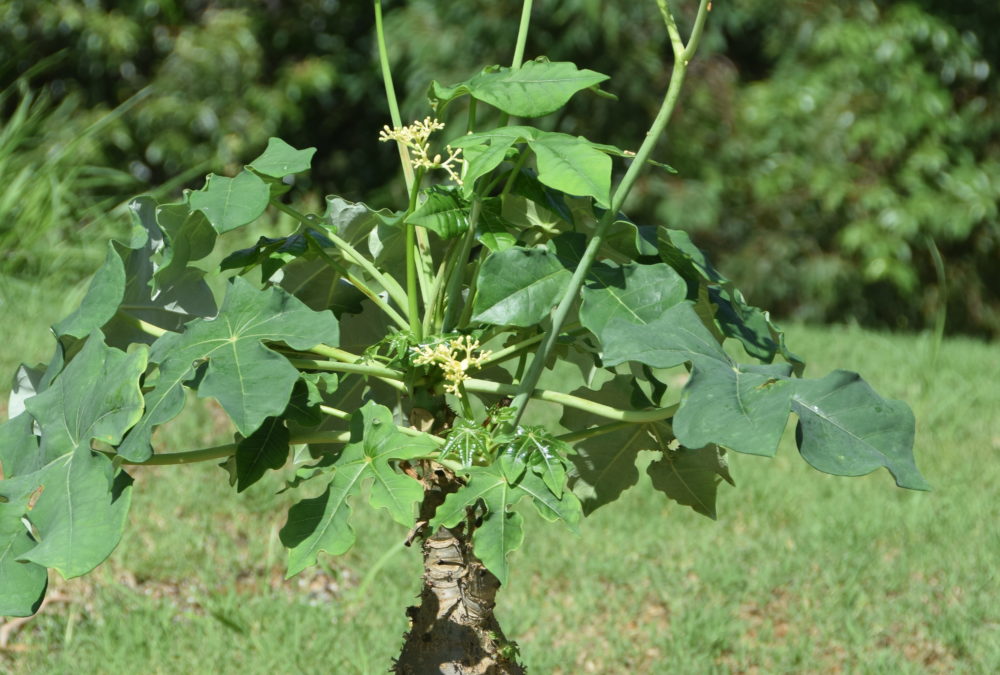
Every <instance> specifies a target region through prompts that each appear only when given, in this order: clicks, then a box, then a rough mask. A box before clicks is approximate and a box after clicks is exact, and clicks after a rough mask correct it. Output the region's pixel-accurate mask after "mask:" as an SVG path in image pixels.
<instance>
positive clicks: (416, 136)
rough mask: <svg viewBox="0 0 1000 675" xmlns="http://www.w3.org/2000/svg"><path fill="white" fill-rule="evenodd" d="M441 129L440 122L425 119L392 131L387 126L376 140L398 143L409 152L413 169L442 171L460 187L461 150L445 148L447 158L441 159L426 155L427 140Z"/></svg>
mask: <svg viewBox="0 0 1000 675" xmlns="http://www.w3.org/2000/svg"><path fill="white" fill-rule="evenodd" d="M441 129H444V124H443V123H442V122H438V121H437V120H436V119H433V120H432V119H431V118H430V117H425V118H424V120H423V121H422V122H421V121H419V120H418V121H416V122H414V123H413V124H411V125H410V126H408V127H396V128H395V129H392V128H390V127H389V125H388V124H387V125H385V127H383V128H382V131H380V132H379V135H378V139H379V140H380V141H382V142H383V143H385V142H387V141H398V142H399V143H402V144H403V145H405V146H406V147H407V148H408V149H409V150H410V152H411V155H410V164H411V165H412V166H413V168H414V169H444V170H445V171H447V172H448V176H449V177H450V178H451V179H452V180H453V181H455V183H456V184H458V185H461V184H462V177H461V176H460V175H459V174H460V173H461V170H462V166H461V165H462V163H463V162H464V160H462V159H461V158H460V157H459V155H460V154H461V153H462V149H461V148H458V149H457V150H453V149H452V147H451V146H450V145H448V146H445V147H446V149H447V151H448V157H447V158H442V157H441V155H439V154H438V155H434V157H433V158H432V157H430V156H428V154H427V153H428V143H427V139H429V138H430V136H431V134H432V133H434V132H435V131H439V130H441Z"/></svg>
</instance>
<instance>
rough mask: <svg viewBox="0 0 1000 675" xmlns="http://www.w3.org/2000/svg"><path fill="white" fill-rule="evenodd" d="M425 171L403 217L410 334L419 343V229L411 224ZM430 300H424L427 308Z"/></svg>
mask: <svg viewBox="0 0 1000 675" xmlns="http://www.w3.org/2000/svg"><path fill="white" fill-rule="evenodd" d="M422 177H423V171H418V172H417V178H416V180H415V181H414V183H413V187H412V188H411V189H410V204H409V206H408V207H407V209H406V215H405V216H404V217H403V220H404V223H405V227H406V297H407V303H408V304H407V307H408V308H409V315H410V332H411V333H413V337H414V338H416V339H417V340H418V341H419V340H422V339H423V326H422V325H421V323H420V305H419V302H420V298H419V293H420V290H419V289H418V287H417V227H416V225H414V224H413V223H411V222H410V214H411V213H413V212H414V211H415V210H416V208H417V193H418V192H419V190H420V179H421V178H422ZM427 300H428V298H424V301H425V307H426V302H427Z"/></svg>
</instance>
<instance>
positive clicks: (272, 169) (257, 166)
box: [247, 137, 316, 178]
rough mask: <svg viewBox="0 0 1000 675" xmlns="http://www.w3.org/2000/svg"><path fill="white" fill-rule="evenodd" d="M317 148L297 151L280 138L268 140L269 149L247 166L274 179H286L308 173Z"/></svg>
mask: <svg viewBox="0 0 1000 675" xmlns="http://www.w3.org/2000/svg"><path fill="white" fill-rule="evenodd" d="M315 154H316V148H306V149H305V150H296V149H295V148H293V147H292V146H290V145H289V144H288V143H286V142H285V141H283V140H281V139H280V138H273V137H272V138H269V139H267V148H266V149H265V150H264V152H263V153H262V154H261V155H260V157H258V158H257V159H255V160H254V161H252V162H250V164H248V165H247V166H249V167H250V168H251V169H253V170H254V171H256V172H257V173H262V174H264V175H265V176H271V177H272V178H284V177H285V176H291V175H292V174H296V173H302V172H303V171H308V170H309V167H310V166H311V165H312V157H313V155H315Z"/></svg>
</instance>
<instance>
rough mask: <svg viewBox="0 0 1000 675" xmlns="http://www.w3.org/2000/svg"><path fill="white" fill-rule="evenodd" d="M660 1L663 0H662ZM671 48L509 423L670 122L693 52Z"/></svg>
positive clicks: (528, 392)
mask: <svg viewBox="0 0 1000 675" xmlns="http://www.w3.org/2000/svg"><path fill="white" fill-rule="evenodd" d="M660 1H661V2H662V1H663V0H660ZM664 4H665V3H664ZM707 7H708V0H702V2H701V5H700V6H699V7H698V18H697V19H696V20H695V30H694V31H693V32H692V35H691V44H690V45H689V47H695V46H697V43H698V38H699V37H700V35H701V30H702V27H703V26H704V23H705V19H704V16H703V15H704V14H705V13H706V12H707ZM668 15H669V12H668ZM671 37H673V36H671ZM673 47H674V67H673V71H672V73H671V76H670V85H669V87H668V88H667V93H666V95H665V96H664V97H663V104H662V105H661V106H660V111H659V113H657V115H656V119H655V120H653V124H652V125H651V126H650V128H649V131H648V132H646V138H645V139H644V140H643V142H642V145H641V146H640V147H639V150H638V152H636V153H635V159H634V160H632V164H631V165H630V166H629V168H628V170H627V171H626V172H625V176H624V177H623V178H622V180H621V182H620V183H619V184H618V187H617V188H616V189H615V193H614V196H612V198H611V208H609V209H608V210H607V211H606V212H605V213H604V215H603V216H602V217H601V219H600V221H599V222H598V224H597V229H596V231H595V232H594V236H593V237H592V238H591V240H590V241H589V242H588V244H587V248H586V250H585V251H584V253H583V256H582V257H581V259H580V262H579V264H578V265H577V267H576V270H575V271H574V272H573V277H572V279H571V280H570V283H569V287H568V288H567V289H566V292H565V293H564V294H563V297H562V299H561V301H560V302H559V305H558V306H557V307H556V309H555V311H554V312H553V314H552V329H551V331H550V332H549V333H548V335H547V336H546V339H545V341H544V342H543V343H542V345H541V347H539V349H538V351H537V352H536V353H535V357H534V359H532V361H531V365H530V366H528V372H527V373H526V374H525V377H524V380H523V381H522V383H521V387H520V390H519V391H518V393H517V396H515V398H514V401H513V403H512V407H513V408H514V411H515V412H514V419H513V421H512V422H511V424H512V426H516V425H517V423H518V421H519V420H520V419H521V416H522V415H523V414H524V406H525V405H526V404H527V402H528V400H529V399H530V398H531V392H532V391H534V389H535V385H537V384H538V379H539V378H540V377H541V375H542V370H544V369H545V361H546V359H547V358H548V355H549V352H550V351H552V348H553V347H554V346H555V343H556V340H558V339H559V331H560V330H561V328H562V325H563V323H565V321H566V317H567V316H568V315H569V312H570V309H571V308H572V306H573V302H574V301H575V300H576V297H577V295H578V294H579V292H580V287H581V286H582V285H583V281H584V279H585V278H586V276H587V272H588V271H589V270H590V266H591V265H592V264H593V262H594V259H595V258H596V257H597V251H598V250H599V249H600V247H601V244H602V243H603V241H604V233H605V232H607V230H608V227H610V225H611V223H613V222H614V221H615V218H617V217H618V212H619V211H620V210H621V207H622V205H623V204H624V203H625V199H626V197H628V194H629V192H631V190H632V186H633V185H635V181H636V179H637V178H638V177H639V172H640V171H642V169H643V167H644V166H645V164H646V160H647V159H649V156H650V155H651V154H652V152H653V148H654V147H655V146H656V143H657V141H658V140H659V138H660V136H661V135H662V134H663V130H664V129H666V126H667V122H669V121H670V115H671V113H673V111H674V107H675V106H676V105H677V97H678V95H679V94H680V90H681V85H683V83H684V74H685V73H686V72H687V65H688V60H689V58H690V56H691V55H692V54H693V49H691V50H689V49H688V48H684V47H683V46H682V45H681V44H680V43H679V40H678V41H673Z"/></svg>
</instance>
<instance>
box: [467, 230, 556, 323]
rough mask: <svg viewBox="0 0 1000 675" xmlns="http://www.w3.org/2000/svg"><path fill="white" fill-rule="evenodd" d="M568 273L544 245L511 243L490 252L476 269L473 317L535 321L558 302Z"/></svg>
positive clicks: (490, 319)
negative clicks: (533, 246)
mask: <svg viewBox="0 0 1000 675" xmlns="http://www.w3.org/2000/svg"><path fill="white" fill-rule="evenodd" d="M571 277H572V272H570V270H568V269H567V268H566V266H565V265H564V264H563V262H562V261H561V260H560V259H559V257H558V256H557V255H556V254H555V253H553V252H551V251H549V250H547V249H541V248H524V247H514V248H509V249H507V250H504V251H499V252H497V253H493V254H492V255H490V256H489V257H488V258H486V260H485V262H483V265H482V267H481V268H480V270H479V282H478V289H479V290H478V293H477V294H476V299H475V301H474V303H473V310H474V312H475V314H474V316H473V320H475V321H483V322H486V323H492V324H495V325H507V326H532V325H534V324H537V323H538V322H539V321H541V320H542V319H544V318H545V317H546V316H548V314H549V312H550V311H551V310H552V308H553V307H554V306H555V305H556V304H557V303H558V302H559V298H560V297H562V294H563V293H564V292H565V291H566V288H567V287H568V286H569V280H570V278H571Z"/></svg>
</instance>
